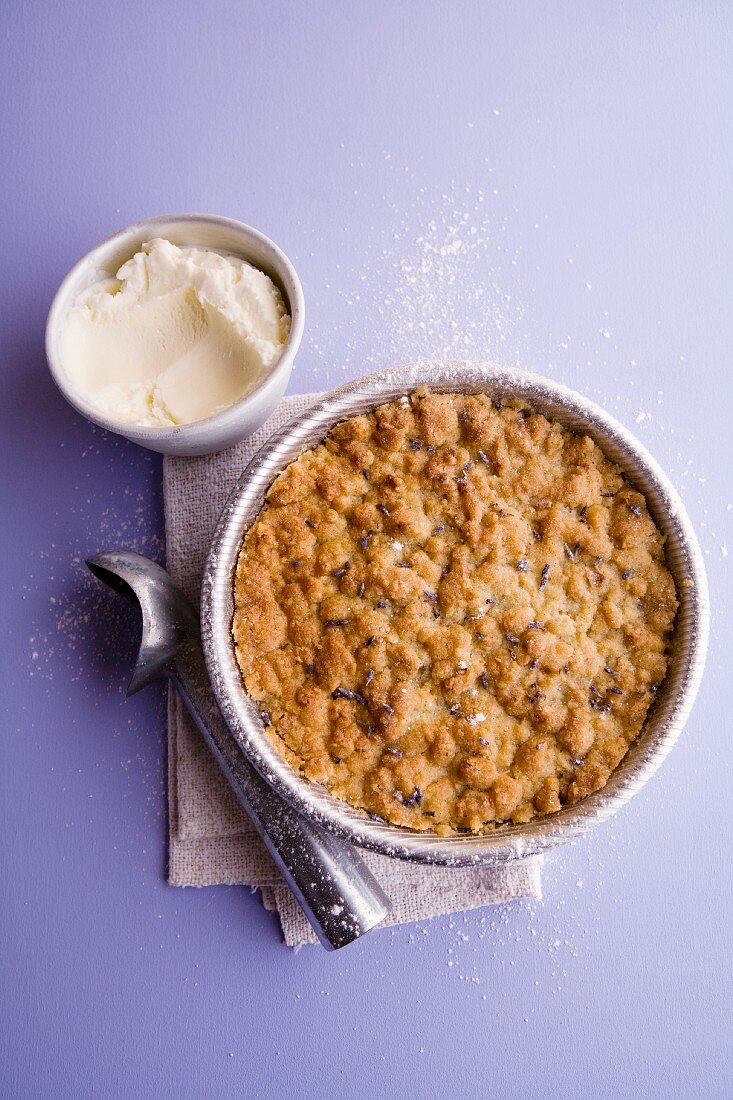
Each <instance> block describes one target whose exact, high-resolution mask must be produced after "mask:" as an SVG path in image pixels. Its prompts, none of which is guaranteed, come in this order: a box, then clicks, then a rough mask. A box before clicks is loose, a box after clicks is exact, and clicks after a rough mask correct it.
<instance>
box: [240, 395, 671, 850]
mask: <svg viewBox="0 0 733 1100" xmlns="http://www.w3.org/2000/svg"><path fill="white" fill-rule="evenodd" d="M676 608H677V598H676V593H675V588H674V583H673V580H672V577H671V574H670V573H669V570H668V569H667V567H666V564H665V561H664V539H663V536H662V535H661V533H660V532H659V531H658V529H657V528H656V526H655V525H654V523H653V521H652V519H651V517H650V515H649V513H648V511H647V508H646V503H645V501H644V498H643V496H642V495H641V494H640V493H638V492H636V491H635V490H634V489H633V488H632V487H631V486H630V485H629V484H628V483H627V482H626V481H625V479H624V477H623V475H622V473H621V471H620V470H619V468H618V467H617V466H615V465H614V464H613V463H611V462H610V461H609V460H608V459H607V458H606V457H605V455H604V454H603V452H602V451H601V450H600V449H599V448H598V447H597V446H596V445H595V444H594V442H593V440H592V439H591V438H590V437H589V436H587V435H582V434H574V433H572V432H570V431H568V430H567V429H565V428H563V427H562V426H561V425H560V424H558V423H556V422H553V421H551V420H548V419H547V418H546V417H544V416H542V415H540V414H538V413H535V412H533V411H532V410H531V409H528V408H525V407H523V406H521V405H520V404H516V405H514V404H512V403H509V404H507V405H500V404H496V403H493V402H492V401H491V399H490V398H489V397H488V396H486V395H482V394H478V395H466V396H464V395H461V394H441V393H431V392H430V391H428V390H426V389H418V390H416V391H414V392H413V393H411V394H410V395H409V396H408V397H406V398H402V399H400V400H397V401H392V402H389V403H387V404H384V405H382V406H380V407H378V408H377V409H375V410H374V412H373V413H369V414H364V415H360V416H354V417H351V418H349V419H348V420H344V421H342V422H341V423H339V424H337V425H336V426H335V427H334V428H333V429H332V430H331V431H330V433H329V435H328V436H327V438H326V439H325V440H324V441H323V443H321V444H319V445H318V446H316V447H314V448H312V449H311V450H308V451H305V452H304V453H303V454H302V455H301V456H300V457H299V458H298V459H296V460H295V461H294V462H293V463H291V464H290V466H288V467H287V469H286V470H284V471H283V473H281V474H280V475H279V477H278V478H277V479H276V480H275V482H274V483H273V485H272V486H271V488H270V490H269V493H268V495H267V499H266V503H265V505H264V507H263V508H262V510H261V512H260V513H259V515H258V516H257V518H256V519H255V521H254V523H253V524H252V526H251V527H250V529H249V531H248V533H247V535H246V537H245V539H244V542H243V545H242V548H241V551H240V555H239V560H238V566H237V573H236V581H235V612H234V619H233V624H232V629H233V635H234V642H235V648H236V654H237V660H238V662H239V667H240V670H241V673H242V678H243V682H244V685H245V688H246V690H247V692H248V694H249V695H250V696H251V697H252V698H253V699H255V700H256V701H257V704H258V707H259V709H260V713H261V716H262V720H263V723H264V725H265V727H266V730H267V735H268V736H269V737H270V739H271V740H272V741H273V743H274V744H275V745H276V746H277V747H278V749H279V750H280V751H281V752H282V753H283V754H284V756H285V757H286V759H287V760H288V761H289V763H290V764H291V766H293V767H294V768H296V769H297V770H299V771H300V772H301V773H302V774H303V775H305V776H306V777H308V778H309V779H310V780H312V781H314V782H318V783H322V784H324V785H325V786H326V787H327V788H328V789H329V790H330V791H331V792H332V793H333V794H334V795H336V796H337V797H339V798H342V799H344V800H345V801H346V802H348V803H349V804H351V805H352V806H356V807H359V808H361V809H363V810H364V811H365V812H367V813H369V814H371V815H373V816H377V817H379V818H381V819H383V820H385V821H389V822H392V823H394V824H397V825H401V826H406V827H409V828H412V829H418V830H432V831H434V832H436V833H438V834H440V835H446V834H450V833H452V832H453V831H455V830H467V831H470V832H473V833H480V832H483V831H486V830H490V829H493V828H495V827H496V826H497V825H500V824H502V823H503V822H506V821H512V822H515V823H521V822H526V821H529V820H531V819H532V818H535V817H538V816H541V815H545V814H551V813H553V812H555V811H556V810H558V809H560V808H561V807H562V806H563V805H565V804H569V803H572V802H577V801H578V800H579V799H582V798H584V797H585V796H586V795H588V794H589V793H591V792H592V791H594V790H598V789H599V788H601V787H602V786H603V785H604V784H605V783H606V781H607V780H608V778H609V776H610V774H611V773H612V771H613V769H614V768H615V767H616V766H617V765H618V764H619V762H620V761H621V760H622V759H623V756H624V755H625V753H626V751H627V749H628V747H629V745H630V744H631V743H632V742H633V741H634V739H635V738H636V737H637V736H638V734H639V732H640V730H641V728H642V725H643V722H644V718H645V716H646V713H647V711H648V708H649V706H650V705H651V703H652V701H653V699H654V694H655V692H656V690H657V688H658V686H659V684H660V683H661V680H662V679H663V677H664V675H665V672H666V668H667V652H668V643H669V638H670V634H671V630H672V626H673V622H674V616H675V612H676Z"/></svg>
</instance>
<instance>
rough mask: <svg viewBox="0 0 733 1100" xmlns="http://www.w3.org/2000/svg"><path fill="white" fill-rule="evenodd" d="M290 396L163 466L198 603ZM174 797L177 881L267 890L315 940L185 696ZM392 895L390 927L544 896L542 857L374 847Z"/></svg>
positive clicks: (178, 547) (308, 939) (175, 727)
mask: <svg viewBox="0 0 733 1100" xmlns="http://www.w3.org/2000/svg"><path fill="white" fill-rule="evenodd" d="M316 397H317V395H316V394H303V395H297V396H292V397H286V398H284V399H283V400H282V401H281V402H280V404H279V406H278V407H277V409H276V410H275V412H274V413H273V415H272V416H271V417H270V419H269V420H268V421H267V423H266V424H265V425H263V427H262V428H260V429H259V431H258V432H256V433H255V435H253V436H252V437H251V438H250V439H247V440H245V441H244V442H243V443H239V444H238V445H237V446H236V447H232V448H231V449H230V450H228V451H224V452H222V453H221V454H216V455H204V456H201V457H197V458H178V457H167V458H166V459H165V464H164V467H163V484H164V492H165V527H166V556H167V565H168V569H169V571H170V573H171V575H172V576H173V578H174V580H175V581H176V582H177V584H179V585H180V586H181V588H182V589H183V590H184V592H185V593H186V594H187V595H188V597H189V598H190V599H191V601H192V602H193V603H194V605H195V606H198V602H199V589H200V586H201V576H202V573H203V568H204V562H205V559H206V554H207V550H208V546H209V542H210V539H211V536H212V535H213V532H214V528H215V526H216V522H217V520H218V518H219V514H220V512H221V509H222V507H223V506H224V503H225V501H226V498H227V496H228V494H229V492H230V491H231V489H232V488H233V487H234V485H235V484H236V482H237V479H238V478H239V475H240V473H241V472H242V470H243V469H244V467H245V466H246V464H247V463H248V462H249V460H250V458H251V457H252V456H253V455H254V453H255V452H256V451H257V450H258V449H259V448H260V447H261V446H262V444H263V443H264V442H265V441H266V440H267V439H268V437H269V436H270V435H271V434H272V433H273V432H274V431H275V430H276V429H277V428H280V427H281V426H282V425H283V424H285V423H287V421H289V420H290V419H291V418H292V417H293V416H295V415H296V414H297V413H300V412H302V410H303V409H305V408H307V407H308V405H310V404H312V402H313V401H314V400H315V399H316ZM168 800H169V810H170V815H169V816H170V857H169V869H168V877H169V881H170V882H171V883H172V884H173V885H174V886H213V885H216V884H229V885H234V884H239V885H243V886H249V887H251V888H252V889H258V890H260V891H261V892H262V901H263V903H264V905H265V907H266V908H267V909H276V910H277V912H278V915H279V917H280V922H281V924H282V930H283V935H284V937H285V942H286V943H287V944H288V945H289V946H291V947H299V946H301V945H302V944H304V943H315V942H316V937H315V935H314V934H313V931H312V929H311V927H310V925H309V924H308V921H307V920H306V918H305V916H304V915H303V912H302V910H301V909H300V907H299V906H298V904H297V902H296V901H295V898H294V897H293V895H292V894H291V892H290V890H289V888H288V887H287V886H286V884H285V883H284V881H283V879H282V878H281V876H280V874H279V872H278V870H277V868H276V867H275V865H274V863H273V862H272V859H271V858H270V855H269V853H268V852H267V849H266V848H265V846H264V844H263V843H262V841H261V840H260V838H259V836H258V835H257V833H256V832H255V830H254V828H253V826H252V824H251V823H250V821H249V819H248V817H247V815H246V814H245V813H244V811H243V810H242V808H241V807H240V805H239V803H238V802H237V799H236V798H235V796H234V795H233V793H232V791H231V790H230V788H229V785H228V783H227V781H226V779H225V778H224V777H223V775H222V774H221V772H220V771H219V768H218V765H217V764H216V763H215V761H214V759H213V757H212V756H211V754H210V752H209V749H208V747H207V746H206V744H205V743H204V741H203V739H202V738H201V735H200V734H199V732H198V730H197V729H196V727H195V726H194V724H193V722H192V721H191V719H190V718H189V716H188V714H187V713H186V710H185V708H184V707H183V705H182V704H181V702H180V700H179V699H178V697H177V695H176V694H175V692H174V691H173V690H171V692H170V696H169V702H168ZM364 858H365V860H366V861H367V863H368V864H369V866H370V867H371V869H372V871H373V872H374V874H375V875H376V877H377V878H378V879H379V881H380V882H381V884H382V886H383V887H384V889H385V890H386V892H387V893H388V895H389V896H390V898H391V900H392V906H393V911H392V915H391V917H390V918H389V920H388V921H387V922H386V923H388V924H406V923H407V922H409V921H414V920H422V919H423V918H425V917H434V916H441V915H445V914H448V913H454V912H460V911H463V910H466V909H478V908H480V907H481V906H484V905H489V904H492V903H494V902H502V901H508V900H511V899H514V898H539V897H541V884H540V867H541V857H539V856H535V857H532V858H529V859H525V860H521V861H517V862H513V863H509V864H505V865H503V866H500V867H478V868H473V867H472V868H442V867H428V866H420V865H416V864H410V863H406V862H404V861H403V860H399V859H391V858H389V857H387V856H381V855H377V854H375V853H372V852H365V853H364Z"/></svg>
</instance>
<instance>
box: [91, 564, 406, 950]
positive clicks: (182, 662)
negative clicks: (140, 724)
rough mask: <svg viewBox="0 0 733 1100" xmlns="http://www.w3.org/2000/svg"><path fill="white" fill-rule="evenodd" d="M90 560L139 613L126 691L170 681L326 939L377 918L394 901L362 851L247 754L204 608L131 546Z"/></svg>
mask: <svg viewBox="0 0 733 1100" xmlns="http://www.w3.org/2000/svg"><path fill="white" fill-rule="evenodd" d="M87 565H88V566H89V568H90V569H91V571H92V573H94V575H95V576H96V577H98V578H99V579H100V580H101V581H104V583H105V584H108V585H109V586H110V588H113V589H114V590H115V591H116V592H118V593H119V594H120V595H122V596H124V597H125V599H126V600H128V601H129V602H130V603H131V604H133V606H136V607H139V609H140V611H141V613H142V638H141V641H140V649H139V652H138V655H137V661H136V663H135V668H134V669H133V673H132V678H131V680H130V685H129V687H128V689H127V693H128V695H132V694H134V693H135V692H136V691H139V690H140V688H143V687H145V686H146V685H147V684H150V683H152V681H153V680H157V679H159V678H160V677H166V678H168V679H169V680H172V681H173V683H174V684H175V685H176V687H177V689H178V691H179V692H180V694H181V698H182V699H183V701H184V702H185V704H186V706H187V708H188V710H189V711H190V713H191V716H192V717H193V719H194V721H195V722H196V725H197V726H198V728H199V729H200V731H201V733H202V734H203V736H204V738H205V739H206V741H207V742H208V744H209V747H210V748H211V750H212V752H213V753H214V756H215V757H216V759H217V760H218V761H219V764H220V765H221V768H222V770H223V772H224V774H225V775H226V777H227V779H228V780H229V782H230V783H231V785H232V789H233V790H234V793H235V794H236V795H237V797H238V798H239V801H240V802H241V803H242V806H243V807H244V809H245V810H246V811H247V813H248V814H249V816H250V818H251V819H252V821H253V823H254V825H255V826H256V828H257V831H258V832H259V833H260V835H261V837H262V839H263V840H264V842H265V844H266V845H267V848H268V850H269V852H270V854H271V856H272V858H273V859H274V860H275V863H276V864H277V866H278V867H279V868H280V871H281V872H282V874H283V876H284V878H285V880H286V882H287V883H288V885H289V886H290V889H291V890H292V891H293V893H294V894H295V897H296V898H297V899H298V901H299V903H300V905H301V906H302V908H303V910H304V912H305V914H306V916H307V917H308V920H309V921H310V923H311V925H312V926H313V929H314V930H315V932H316V935H317V936H318V938H319V940H320V941H321V943H322V944H323V945H324V947H328V948H333V949H335V948H339V947H345V946H346V944H348V943H351V942H352V941H353V940H355V939H357V938H358V937H359V936H362V935H363V934H364V933H365V932H368V931H369V929H370V928H373V927H374V926H375V925H376V924H379V922H380V921H381V920H383V919H384V917H386V916H387V914H388V913H389V910H390V904H389V900H388V898H387V897H386V895H385V894H384V891H383V890H382V889H381V887H380V886H379V883H378V882H377V881H376V879H375V878H374V876H373V875H372V873H371V872H370V871H369V869H368V867H367V866H366V864H365V863H364V862H363V860H362V859H361V857H360V856H359V855H358V853H357V852H356V851H355V850H354V849H353V848H352V847H351V846H349V845H348V844H347V843H346V842H344V841H342V840H340V839H339V838H338V837H336V836H334V835H333V834H332V833H327V832H325V831H324V830H322V829H320V828H318V827H317V826H315V825H312V824H311V823H310V822H309V821H306V820H305V818H303V817H302V816H301V815H300V814H298V813H297V812H296V811H295V810H294V809H292V807H290V806H288V805H287V803H286V802H285V801H283V799H282V798H281V797H280V795H279V794H277V793H276V792H275V791H274V790H273V789H272V788H271V787H270V786H268V784H267V783H266V782H265V780H264V779H263V778H262V776H261V775H260V774H259V772H257V771H256V770H255V769H254V768H253V766H252V765H251V764H250V763H249V761H248V760H247V759H246V757H245V756H244V754H243V752H242V749H241V748H240V746H239V743H238V742H237V741H236V740H235V738H234V737H233V735H232V733H231V732H230V730H229V727H228V726H227V725H226V723H225V722H224V719H223V718H222V716H221V712H220V711H219V708H218V706H217V704H216V701H215V699H214V695H213V693H212V691H211V687H210V685H209V677H208V673H207V671H206V665H205V663H204V656H203V652H202V650H201V641H200V633H199V621H198V617H197V615H196V613H195V611H194V610H193V608H192V607H191V604H190V603H189V601H188V600H187V599H186V597H185V596H184V594H183V593H182V592H181V590H180V589H179V588H177V587H176V586H175V585H174V583H173V581H172V580H171V578H170V577H169V575H168V574H167V573H166V571H165V569H162V568H161V566H159V565H156V563H155V562H153V561H150V559H149V558H144V557H142V556H141V555H140V554H135V553H133V552H131V551H126V550H111V551H108V552H106V553H102V554H97V555H96V556H95V557H93V558H89V559H88V561H87Z"/></svg>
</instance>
